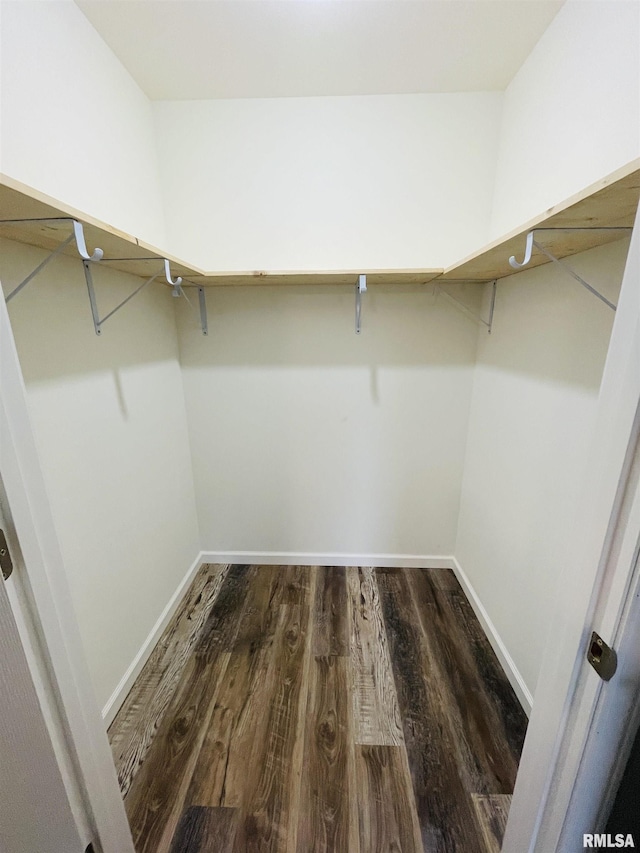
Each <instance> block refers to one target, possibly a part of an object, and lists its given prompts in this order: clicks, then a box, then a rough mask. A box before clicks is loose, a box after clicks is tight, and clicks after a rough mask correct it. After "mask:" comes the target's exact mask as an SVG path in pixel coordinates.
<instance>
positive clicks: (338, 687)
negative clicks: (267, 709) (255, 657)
mask: <svg viewBox="0 0 640 853" xmlns="http://www.w3.org/2000/svg"><path fill="white" fill-rule="evenodd" d="M343 603H344V604H345V605H346V600H345V601H344V602H343ZM350 718H351V702H350V699H349V667H348V661H347V659H346V658H345V657H338V656H325V657H316V658H314V659H313V660H312V661H311V670H310V675H309V697H308V703H307V724H306V732H305V754H304V774H303V778H302V792H301V797H300V807H299V820H298V839H297V850H298V853H334V851H342V850H344V851H349V853H357V851H358V848H359V836H358V811H357V788H356V778H355V755H354V746H353V738H352V732H351V719H350Z"/></svg>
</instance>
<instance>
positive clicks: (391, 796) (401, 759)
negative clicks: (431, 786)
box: [336, 746, 431, 853]
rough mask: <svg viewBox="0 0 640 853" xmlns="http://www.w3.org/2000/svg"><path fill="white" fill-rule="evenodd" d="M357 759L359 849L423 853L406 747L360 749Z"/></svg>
mask: <svg viewBox="0 0 640 853" xmlns="http://www.w3.org/2000/svg"><path fill="white" fill-rule="evenodd" d="M356 756H357V757H356V763H357V779H358V790H359V803H360V815H359V826H360V849H361V850H362V851H363V853H365V851H366V853H387V851H397V853H423V846H422V841H421V838H420V827H419V825H418V821H417V816H416V807H415V801H414V798H413V791H412V787H411V777H410V775H409V768H408V766H407V759H406V753H405V749H404V746H357V747H356ZM336 849H340V848H336ZM345 849H346V848H345ZM426 850H427V853H431V848H426Z"/></svg>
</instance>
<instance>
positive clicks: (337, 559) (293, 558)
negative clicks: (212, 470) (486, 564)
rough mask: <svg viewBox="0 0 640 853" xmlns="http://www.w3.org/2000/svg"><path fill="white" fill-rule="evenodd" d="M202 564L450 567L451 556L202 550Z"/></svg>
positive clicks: (453, 560) (451, 566)
mask: <svg viewBox="0 0 640 853" xmlns="http://www.w3.org/2000/svg"><path fill="white" fill-rule="evenodd" d="M200 557H201V558H202V562H203V563H240V564H248V565H253V566H256V565H257V566H262V565H264V566H377V567H380V568H383V569H395V568H398V569H400V568H403V567H405V568H411V569H454V568H455V558H454V557H447V556H435V557H431V556H425V555H424V554H335V553H325V554H314V553H312V552H309V551H300V552H296V551H202V553H201V554H200Z"/></svg>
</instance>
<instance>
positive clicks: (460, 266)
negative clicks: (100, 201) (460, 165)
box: [0, 160, 640, 287]
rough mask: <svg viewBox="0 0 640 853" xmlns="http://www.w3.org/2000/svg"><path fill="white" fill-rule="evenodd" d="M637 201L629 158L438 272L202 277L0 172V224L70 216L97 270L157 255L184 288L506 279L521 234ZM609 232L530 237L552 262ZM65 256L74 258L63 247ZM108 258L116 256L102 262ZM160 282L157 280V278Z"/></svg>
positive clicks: (637, 168)
mask: <svg viewBox="0 0 640 853" xmlns="http://www.w3.org/2000/svg"><path fill="white" fill-rule="evenodd" d="M639 198H640V160H636V161H634V162H632V163H630V164H628V165H627V166H625V167H623V168H622V169H618V170H617V171H616V172H614V173H613V174H612V175H609V176H608V177H606V178H604V179H602V180H601V181H598V182H597V183H596V184H593V185H592V186H590V187H587V188H586V189H585V190H583V191H582V192H580V193H578V194H577V195H575V196H572V197H571V198H570V199H567V200H566V201H564V202H562V203H560V204H557V205H555V206H554V207H551V208H549V210H547V211H546V212H545V213H544V214H542V215H540V216H538V217H536V218H534V219H532V220H531V221H530V222H527V223H526V224H525V225H522V226H521V227H520V228H518V229H516V230H515V231H512V232H510V233H509V234H507V235H505V236H504V237H501V238H500V239H499V240H494V241H493V242H492V243H490V244H489V245H488V246H485V247H484V248H483V249H481V250H479V251H477V252H475V253H474V254H472V255H470V256H469V257H467V258H465V259H463V260H462V261H459V262H457V263H455V264H453V265H452V266H450V267H448V268H447V269H446V270H442V269H394V270H380V269H376V270H317V271H314V270H304V271H294V270H291V271H274V272H266V271H264V272H263V271H248V272H216V271H214V272H205V271H204V270H201V269H199V268H198V267H196V266H194V265H191V264H188V263H186V262H185V261H183V260H181V259H179V258H176V257H173V256H172V255H169V254H166V253H164V252H162V251H161V250H160V249H158V248H156V247H154V246H151V245H149V244H148V243H145V242H144V241H142V240H139V239H138V238H136V237H133V236H132V235H130V234H127V233H125V232H124V231H119V230H118V229H116V228H112V227H111V226H110V225H107V224H105V223H104V222H100V221H99V220H97V219H94V218H93V217H90V216H87V215H86V214H84V213H82V212H80V211H78V210H75V209H74V208H72V207H69V206H68V205H66V204H64V203H62V202H59V201H57V200H56V199H53V198H51V197H50V196H47V195H44V194H43V193H40V192H39V191H38V190H34V189H33V188H31V187H27V186H25V185H24V184H21V183H20V182H19V181H16V180H14V179H13V178H10V177H8V176H6V175H0V219H51V218H56V217H67V218H73V219H77V220H79V221H80V222H82V223H83V224H84V226H85V237H86V241H87V247H88V248H89V251H93V249H94V248H96V247H100V248H101V249H103V251H104V257H105V259H106V260H107V263H105V264H104V265H103V266H104V267H109V268H112V269H117V270H121V271H122V272H127V273H131V274H133V275H137V276H141V277H145V278H148V277H151V276H152V275H153V274H154V273H156V272H158V270H159V269H160V270H162V264H161V263H160V265H159V263H158V262H159V261H160V262H161V260H162V258H168V260H169V261H170V262H171V273H172V275H173V276H174V277H175V276H177V275H180V276H182V277H183V278H184V279H187V280H188V281H189V282H190V283H192V284H196V285H203V286H206V287H230V286H255V285H329V284H336V285H352V284H355V283H356V281H357V277H358V275H359V274H360V273H366V275H367V283H368V284H371V285H375V284H388V285H403V284H405V285H406V284H410V285H421V284H427V283H428V282H431V281H434V280H435V279H438V280H439V281H443V282H444V281H448V280H452V279H463V280H465V281H489V280H491V279H494V278H504V277H505V276H508V275H514V273H515V272H517V270H514V269H513V268H512V267H511V266H510V265H509V257H510V255H515V256H516V258H518V259H520V258H522V256H523V253H524V247H525V238H526V235H527V233H528V232H529V231H531V230H534V229H540V228H576V227H580V228H593V227H594V226H605V227H608V228H629V227H632V226H633V223H634V218H635V213H636V209H637V206H638V199H639ZM70 233H71V230H70V225H69V224H68V223H66V222H59V223H53V222H33V223H28V224H27V223H22V224H20V225H2V224H0V237H6V238H7V239H10V240H16V241H17V242H21V243H26V244H28V245H31V246H38V247H40V248H43V249H49V250H53V249H56V248H57V247H58V246H59V245H60V243H61V242H62V241H63V240H64V239H65V238H66V237H67V236H68V235H69V234H70ZM626 233H627V232H625V231H623V230H615V231H597V230H590V231H577V232H575V231H573V232H572V231H557V232H555V233H554V232H545V231H540V232H539V233H538V234H537V235H536V240H537V241H538V242H540V243H541V244H542V245H544V246H546V247H547V248H548V249H549V251H551V252H552V254H554V255H555V256H556V257H557V258H565V257H568V256H570V255H574V254H576V253H578V252H583V251H585V250H586V249H590V248H593V247H594V246H600V245H604V244H605V243H609V242H612V241H614V240H619V239H621V238H622V237H624V236H625V235H626ZM64 253H65V254H68V255H70V256H75V257H77V256H78V255H77V251H76V249H75V246H74V245H73V244H71V245H70V246H69V247H68V248H67V249H65V250H64ZM110 258H114V259H118V260H113V261H109V259H110ZM544 263H549V260H548V258H547V257H546V256H545V255H543V254H542V253H540V252H538V251H535V250H534V253H533V256H532V258H531V261H530V263H529V264H528V265H527V267H526V268H525V269H529V268H531V267H535V266H539V265H541V264H544ZM159 280H162V279H159Z"/></svg>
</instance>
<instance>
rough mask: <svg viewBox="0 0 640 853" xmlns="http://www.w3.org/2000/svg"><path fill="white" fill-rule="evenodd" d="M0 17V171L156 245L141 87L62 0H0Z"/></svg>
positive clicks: (157, 200)
mask: <svg viewBox="0 0 640 853" xmlns="http://www.w3.org/2000/svg"><path fill="white" fill-rule="evenodd" d="M0 24H1V27H0V171H2V172H3V173H4V174H6V175H10V176H11V177H12V178H15V179H17V180H19V181H21V182H22V183H25V184H27V185H28V186H32V187H35V188H36V189H38V190H40V191H41V192H44V193H47V194H49V195H51V196H53V197H54V198H57V199H60V200H62V201H64V202H66V203H67V204H69V205H71V206H73V207H76V208H77V209H78V210H80V211H82V212H84V213H88V214H90V215H92V216H94V217H96V218H98V219H101V220H103V221H104V222H107V223H109V224H111V225H114V226H116V227H117V228H120V229H121V230H123V231H127V232H129V233H131V234H134V235H135V236H136V237H140V238H142V239H144V240H147V241H148V242H151V243H153V244H155V245H160V246H164V244H165V242H166V236H165V231H164V216H163V211H162V198H161V194H160V185H159V181H158V161H157V156H156V149H155V138H154V129H153V119H152V113H151V104H150V102H149V100H148V99H147V97H146V96H145V95H144V94H143V93H142V91H141V90H140V89H139V88H138V86H137V85H136V84H135V83H134V81H133V80H132V78H131V77H130V76H129V74H128V73H127V71H125V69H124V68H123V67H122V65H121V64H120V62H119V61H118V60H117V59H116V57H115V56H114V55H113V53H112V52H111V51H110V50H109V48H108V47H107V46H106V44H105V43H104V41H103V40H102V38H101V37H100V36H99V35H98V34H97V32H96V31H95V30H94V29H93V27H92V26H91V24H90V23H89V22H88V21H87V19H86V18H85V16H84V15H83V14H82V12H81V11H80V10H79V9H78V7H77V6H76V5H75V3H73V2H72V0H47V2H43V0H38V1H37V2H31V0H2V2H0Z"/></svg>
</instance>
